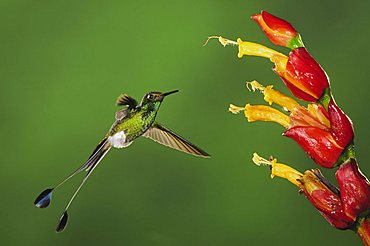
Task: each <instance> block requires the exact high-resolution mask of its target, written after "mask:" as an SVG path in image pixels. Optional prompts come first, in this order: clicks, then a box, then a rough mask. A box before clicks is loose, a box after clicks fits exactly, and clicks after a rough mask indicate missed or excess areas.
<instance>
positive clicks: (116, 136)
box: [108, 111, 156, 148]
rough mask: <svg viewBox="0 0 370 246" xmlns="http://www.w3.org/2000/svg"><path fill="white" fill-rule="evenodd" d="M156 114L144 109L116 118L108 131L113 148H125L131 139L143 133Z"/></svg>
mask: <svg viewBox="0 0 370 246" xmlns="http://www.w3.org/2000/svg"><path fill="white" fill-rule="evenodd" d="M155 115H156V114H149V115H148V114H145V113H144V111H139V112H135V113H131V114H129V115H128V117H126V118H124V119H121V120H117V121H116V122H115V123H114V124H113V126H112V127H111V130H110V131H109V136H108V141H109V143H110V144H111V145H112V147H114V148H125V147H127V146H129V145H130V144H131V143H132V141H134V140H135V139H136V138H138V137H140V136H141V135H142V134H144V133H145V132H146V131H147V130H148V129H149V127H150V126H151V125H152V123H153V122H154V119H155Z"/></svg>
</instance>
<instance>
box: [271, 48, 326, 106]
mask: <svg viewBox="0 0 370 246" xmlns="http://www.w3.org/2000/svg"><path fill="white" fill-rule="evenodd" d="M274 71H275V72H276V73H277V74H278V75H279V76H280V78H281V79H282V80H283V81H284V83H285V85H286V86H287V87H288V89H289V90H290V91H291V92H292V94H293V95H294V96H295V97H297V98H299V99H301V100H304V101H307V102H316V101H317V100H318V99H319V98H320V97H321V96H322V95H323V93H324V91H325V89H326V88H328V87H329V78H328V76H327V75H326V73H325V72H324V70H323V69H322V67H321V66H320V65H319V64H318V63H317V62H316V61H315V59H313V58H312V56H311V55H310V54H309V53H308V52H307V50H306V49H305V48H297V49H295V50H293V51H291V52H290V54H289V58H288V62H287V64H286V68H285V70H283V71H281V70H278V69H274Z"/></svg>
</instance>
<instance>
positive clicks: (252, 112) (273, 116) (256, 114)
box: [229, 104, 290, 128]
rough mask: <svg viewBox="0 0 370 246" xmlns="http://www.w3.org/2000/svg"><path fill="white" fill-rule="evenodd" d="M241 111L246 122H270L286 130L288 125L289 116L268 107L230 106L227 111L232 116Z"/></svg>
mask: <svg viewBox="0 0 370 246" xmlns="http://www.w3.org/2000/svg"><path fill="white" fill-rule="evenodd" d="M243 110H244V115H245V117H246V118H247V119H248V122H254V121H258V120H261V121H272V122H276V123H278V124H280V125H282V126H283V127H285V128H288V127H289V125H290V119H289V116H287V115H285V114H283V113H282V112H280V111H279V110H276V109H274V108H271V107H269V106H265V105H250V104H247V105H246V106H245V107H244V108H242V107H238V106H235V105H233V104H230V107H229V111H230V112H232V113H233V114H237V113H239V112H240V111H243Z"/></svg>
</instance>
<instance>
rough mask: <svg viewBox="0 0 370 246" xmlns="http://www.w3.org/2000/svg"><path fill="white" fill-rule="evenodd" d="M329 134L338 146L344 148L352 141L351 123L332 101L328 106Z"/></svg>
mask: <svg viewBox="0 0 370 246" xmlns="http://www.w3.org/2000/svg"><path fill="white" fill-rule="evenodd" d="M328 113H329V121H330V132H331V134H332V135H333V137H334V139H335V141H336V142H337V143H338V145H340V146H342V147H343V148H345V147H346V146H347V145H348V144H349V143H350V142H351V141H352V140H353V135H354V133H353V127H352V122H351V120H350V119H349V118H348V116H347V115H346V114H345V113H343V111H342V110H341V109H340V108H339V107H338V106H337V105H336V104H335V102H334V99H331V100H330V103H329V105H328Z"/></svg>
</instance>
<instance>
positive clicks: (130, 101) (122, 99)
mask: <svg viewBox="0 0 370 246" xmlns="http://www.w3.org/2000/svg"><path fill="white" fill-rule="evenodd" d="M116 104H117V106H127V107H128V108H129V109H134V108H135V107H136V106H137V105H138V102H137V101H136V100H135V99H134V98H132V97H130V96H129V95H127V94H121V95H120V96H119V97H118V98H117V101H116Z"/></svg>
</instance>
